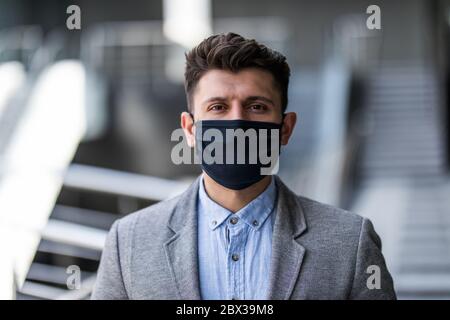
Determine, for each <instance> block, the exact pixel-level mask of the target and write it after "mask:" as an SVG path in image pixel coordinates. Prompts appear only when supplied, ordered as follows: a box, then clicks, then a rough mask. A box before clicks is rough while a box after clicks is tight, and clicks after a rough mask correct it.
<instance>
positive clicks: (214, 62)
mask: <svg viewBox="0 0 450 320" xmlns="http://www.w3.org/2000/svg"><path fill="white" fill-rule="evenodd" d="M185 56H186V69H185V73H184V78H185V83H184V87H185V91H186V98H187V101H188V108H189V110H190V111H192V93H193V91H194V90H195V87H196V85H197V83H198V81H199V80H200V78H201V77H202V76H203V75H204V74H205V73H206V72H207V71H209V70H212V69H222V70H229V71H232V72H238V71H240V70H241V69H244V68H250V67H256V68H260V69H262V70H265V71H268V72H269V73H270V74H272V76H273V78H274V80H275V86H276V87H277V88H278V89H279V91H280V94H281V110H282V112H283V113H284V111H285V110H286V108H287V104H288V97H287V95H288V85H289V76H290V73H291V72H290V69H289V65H288V64H287V62H286V57H285V56H284V55H282V54H281V53H279V52H277V51H275V50H272V49H270V48H268V47H266V46H265V45H262V44H260V43H258V42H256V41H255V40H254V39H245V38H243V37H242V36H240V35H238V34H236V33H232V32H229V33H227V34H217V35H213V36H210V37H209V38H207V39H205V40H203V41H202V42H201V43H200V44H199V45H197V46H196V47H195V48H193V49H192V50H191V51H189V52H188V53H186V54H185Z"/></svg>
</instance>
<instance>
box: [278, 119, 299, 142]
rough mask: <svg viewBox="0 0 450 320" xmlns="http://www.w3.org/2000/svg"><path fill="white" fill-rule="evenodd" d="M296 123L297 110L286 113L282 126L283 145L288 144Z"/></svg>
mask: <svg viewBox="0 0 450 320" xmlns="http://www.w3.org/2000/svg"><path fill="white" fill-rule="evenodd" d="M296 123H297V114H296V113H295V112H288V113H286V115H285V116H284V120H283V127H282V128H281V145H283V146H285V145H287V144H288V142H289V138H290V137H291V135H292V132H294V128H295V124H296Z"/></svg>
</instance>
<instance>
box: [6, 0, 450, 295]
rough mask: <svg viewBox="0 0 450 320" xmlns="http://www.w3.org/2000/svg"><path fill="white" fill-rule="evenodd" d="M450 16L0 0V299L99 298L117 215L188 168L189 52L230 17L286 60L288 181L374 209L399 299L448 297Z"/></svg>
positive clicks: (176, 186) (402, 6)
mask: <svg viewBox="0 0 450 320" xmlns="http://www.w3.org/2000/svg"><path fill="white" fill-rule="evenodd" d="M372 4H376V5H378V6H379V8H380V9H381V12H380V13H381V14H380V17H381V29H380V30H376V29H375V30H370V29H368V28H367V25H366V20H367V19H368V17H369V16H370V14H367V13H366V10H367V7H368V6H369V5H372ZM70 5H77V6H79V8H80V9H81V12H80V13H81V29H79V30H78V29H74V30H70V29H68V28H67V25H66V22H67V21H66V20H67V19H68V18H69V17H70V16H71V15H72V14H73V13H74V11H70V10H69V13H67V10H68V7H69V6H70ZM72 22H73V21H72ZM449 23H450V1H449V0H431V1H430V0H395V1H393V0H389V1H388V0H383V1H382V0H378V1H376V2H372V1H364V0H342V1H324V0H315V1H305V0H284V1H280V0H278V1H270V0H248V1H242V0H227V1H219V0H189V1H187V0H128V1H111V0H109V1H107V0H95V1H93V0H90V1H87V0H80V1H75V0H71V1H66V0H39V1H32V0H0V252H1V253H0V255H1V258H0V298H3V299H14V298H16V299H87V298H89V296H90V293H91V291H92V287H93V284H94V282H95V276H96V270H97V267H98V263H99V259H100V256H101V251H102V248H103V244H104V240H105V236H106V234H107V231H108V229H109V227H110V226H111V224H112V223H113V222H114V220H116V219H118V218H120V217H123V216H124V215H126V214H129V213H131V212H133V211H135V210H138V209H140V208H143V207H146V206H148V205H150V204H153V203H156V202H158V201H161V200H164V199H167V198H170V197H172V196H174V195H176V194H178V193H180V192H182V191H183V190H184V189H185V188H186V187H187V186H188V185H189V183H190V182H191V181H193V179H195V177H196V175H198V174H199V172H200V171H199V168H198V167H197V166H195V165H192V166H188V165H180V166H177V165H174V164H173V163H172V161H171V158H170V152H171V149H172V147H173V146H174V144H175V143H174V142H171V141H170V134H171V133H172V131H173V130H174V129H176V128H178V126H179V114H180V112H182V111H184V110H185V108H186V101H185V96H184V89H183V72H184V70H183V68H184V52H185V51H186V50H187V49H189V48H191V47H192V46H194V45H195V44H197V43H198V42H199V41H201V40H202V39H204V38H206V37H207V36H209V35H211V34H213V33H219V32H228V31H232V32H236V33H239V34H241V35H243V36H245V37H248V38H254V39H256V40H258V41H260V42H262V43H264V44H266V45H268V46H270V47H272V48H274V49H276V50H279V51H281V52H282V53H284V54H285V55H286V56H287V58H288V62H289V64H290V66H291V70H292V77H291V83H290V92H289V106H288V110H289V111H295V112H297V113H298V116H299V122H298V125H297V128H296V130H295V132H294V136H293V138H292V140H291V141H290V144H289V146H288V147H286V148H285V149H284V151H283V153H282V158H281V162H280V176H281V177H282V179H283V180H284V181H285V182H286V183H287V184H288V186H289V187H291V188H292V189H293V190H294V191H295V192H296V193H298V194H302V195H304V196H307V197H311V198H313V199H316V200H319V201H323V202H326V203H330V204H333V205H336V206H340V207H342V208H345V209H348V210H352V211H354V212H356V213H358V214H360V215H363V216H366V217H368V218H370V219H371V220H372V221H373V223H374V225H375V228H376V230H377V232H378V233H379V235H380V236H381V238H382V242H383V253H384V255H385V257H386V260H387V264H388V267H389V269H390V271H391V273H392V275H393V277H394V282H395V287H396V291H397V294H398V297H399V298H400V299H450V177H449V174H448V168H449V161H448V151H447V150H448V147H449V145H450V143H449V141H450V140H449V123H450V121H449V113H448V106H449V105H448V95H449V92H450V91H449V68H448V66H449V59H450V52H449V49H448V43H449V40H450V28H449ZM336 254H339V253H338V252H337V253H336ZM78 268H79V269H78ZM78 271H80V273H78ZM78 274H79V275H80V276H81V282H80V283H79V286H77V284H78V283H77V282H76V281H75V282H73V281H72V280H73V279H72V278H71V276H77V275H78ZM71 279H72V280H71ZM75 280H76V279H75ZM71 281H72V282H71ZM69 282H70V283H69ZM68 284H75V285H76V286H77V290H70V289H69V287H70V285H69V286H68Z"/></svg>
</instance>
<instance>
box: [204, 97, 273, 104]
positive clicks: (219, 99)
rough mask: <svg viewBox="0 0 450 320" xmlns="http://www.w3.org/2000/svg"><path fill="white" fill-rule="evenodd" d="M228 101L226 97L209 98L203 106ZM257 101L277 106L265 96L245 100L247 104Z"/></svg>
mask: <svg viewBox="0 0 450 320" xmlns="http://www.w3.org/2000/svg"><path fill="white" fill-rule="evenodd" d="M226 100H227V98H225V97H211V98H208V99H206V100H205V101H203V104H205V103H208V102H212V101H226ZM257 100H262V101H265V102H267V103H270V104H272V105H275V104H274V103H273V101H272V100H271V99H269V98H266V97H263V96H250V97H247V98H246V99H245V101H246V102H249V101H257Z"/></svg>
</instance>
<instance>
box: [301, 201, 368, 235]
mask: <svg viewBox="0 0 450 320" xmlns="http://www.w3.org/2000/svg"><path fill="white" fill-rule="evenodd" d="M297 201H298V202H299V203H300V205H301V207H302V210H303V212H304V215H305V220H306V224H307V227H308V229H309V233H312V234H315V235H316V237H320V238H321V239H323V240H325V239H330V240H333V241H336V240H341V241H344V242H348V241H352V242H353V243H358V241H359V237H360V234H361V229H362V226H363V223H364V220H366V219H365V218H363V217H362V216H360V215H358V214H356V213H354V212H351V211H348V210H345V209H341V208H338V207H335V206H332V205H329V204H325V203H322V202H319V201H316V200H312V199H310V198H307V197H304V196H297Z"/></svg>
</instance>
